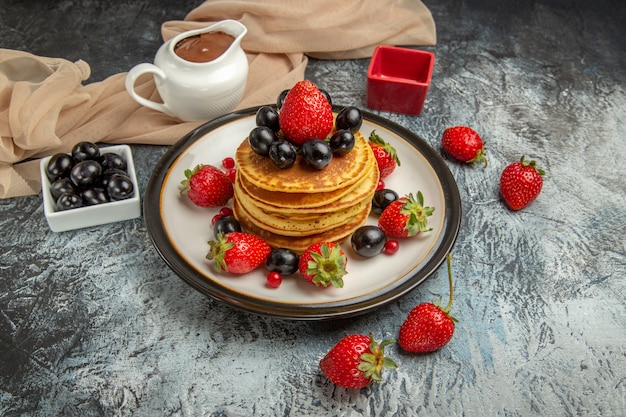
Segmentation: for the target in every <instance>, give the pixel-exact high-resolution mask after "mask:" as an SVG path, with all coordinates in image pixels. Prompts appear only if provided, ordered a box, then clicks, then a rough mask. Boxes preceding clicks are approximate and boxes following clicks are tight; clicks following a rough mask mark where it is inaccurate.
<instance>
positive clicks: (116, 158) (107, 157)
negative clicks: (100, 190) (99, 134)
mask: <svg viewBox="0 0 626 417" xmlns="http://www.w3.org/2000/svg"><path fill="white" fill-rule="evenodd" d="M100 165H101V166H102V170H103V171H107V170H109V169H113V168H115V169H120V170H122V171H124V172H126V169H127V168H128V166H127V164H126V160H125V159H124V158H122V156H121V155H119V154H117V153H115V152H109V153H103V154H102V155H101V156H100Z"/></svg>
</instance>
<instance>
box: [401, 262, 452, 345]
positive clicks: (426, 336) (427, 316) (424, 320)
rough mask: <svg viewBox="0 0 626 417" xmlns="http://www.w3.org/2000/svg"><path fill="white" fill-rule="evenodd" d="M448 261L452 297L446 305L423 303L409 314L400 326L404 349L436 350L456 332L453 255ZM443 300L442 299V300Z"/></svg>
mask: <svg viewBox="0 0 626 417" xmlns="http://www.w3.org/2000/svg"><path fill="white" fill-rule="evenodd" d="M446 260H447V263H448V283H449V285H450V298H449V300H448V304H447V305H446V306H445V307H441V306H440V305H438V304H434V303H421V304H419V305H417V306H415V307H414V308H413V309H412V310H411V311H410V312H409V314H408V316H407V318H406V319H405V321H404V323H402V326H401V327H400V335H399V337H398V344H399V345H400V347H401V348H402V349H404V350H405V351H407V352H412V353H427V352H434V351H436V350H438V349H441V348H442V347H443V346H445V345H446V344H447V343H448V342H449V341H450V339H452V335H453V334H454V323H456V322H458V320H457V319H456V318H454V317H453V316H452V315H450V309H451V308H452V298H453V295H452V294H453V290H452V266H451V263H452V262H451V261H452V256H451V255H450V254H448V255H447V256H446ZM440 302H441V300H440Z"/></svg>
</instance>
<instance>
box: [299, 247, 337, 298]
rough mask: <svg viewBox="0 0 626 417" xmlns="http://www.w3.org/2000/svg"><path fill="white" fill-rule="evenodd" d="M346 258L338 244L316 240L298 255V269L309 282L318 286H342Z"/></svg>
mask: <svg viewBox="0 0 626 417" xmlns="http://www.w3.org/2000/svg"><path fill="white" fill-rule="evenodd" d="M347 263H348V258H347V257H346V254H345V253H344V251H343V250H342V249H341V247H340V246H339V245H337V244H336V243H332V242H318V243H313V244H312V245H310V246H309V247H308V248H307V249H306V250H305V251H304V253H303V254H302V255H301V256H300V261H299V262H298V270H299V271H300V275H302V277H303V278H304V279H305V280H307V281H308V282H310V283H311V284H314V285H317V286H319V287H328V286H329V285H332V286H334V287H337V288H342V287H343V276H344V275H346V274H347V271H346V264H347Z"/></svg>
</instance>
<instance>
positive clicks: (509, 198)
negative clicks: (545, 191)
mask: <svg viewBox="0 0 626 417" xmlns="http://www.w3.org/2000/svg"><path fill="white" fill-rule="evenodd" d="M544 174H545V172H544V171H543V170H542V169H539V168H537V166H536V162H535V161H530V162H526V161H525V160H524V157H523V156H522V158H521V159H520V160H519V161H518V162H514V163H512V164H510V165H508V166H507V167H506V168H504V170H503V171H502V175H501V176H500V194H501V195H502V198H503V199H504V202H505V203H506V205H507V206H509V208H510V209H511V210H521V209H523V208H524V207H526V206H527V205H529V204H530V203H532V202H533V201H534V200H535V199H536V198H537V196H539V193H540V192H541V188H542V187H543V175H544Z"/></svg>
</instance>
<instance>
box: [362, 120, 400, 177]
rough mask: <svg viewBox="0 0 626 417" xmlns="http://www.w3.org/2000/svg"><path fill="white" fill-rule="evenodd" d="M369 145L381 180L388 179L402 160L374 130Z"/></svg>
mask: <svg viewBox="0 0 626 417" xmlns="http://www.w3.org/2000/svg"><path fill="white" fill-rule="evenodd" d="M368 143H369V145H370V147H371V148H372V151H374V156H375V157H376V163H377V164H378V171H380V178H381V179H383V178H387V177H388V176H389V175H390V174H391V173H392V172H393V171H395V169H396V166H400V159H399V158H398V153H397V152H396V149H395V148H394V147H393V146H391V145H390V144H389V143H387V142H386V141H385V140H384V139H383V138H382V137H380V136H379V135H378V134H377V133H376V131H375V130H372V133H370V136H369V141H368Z"/></svg>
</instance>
